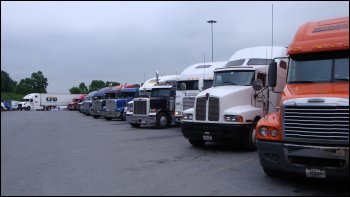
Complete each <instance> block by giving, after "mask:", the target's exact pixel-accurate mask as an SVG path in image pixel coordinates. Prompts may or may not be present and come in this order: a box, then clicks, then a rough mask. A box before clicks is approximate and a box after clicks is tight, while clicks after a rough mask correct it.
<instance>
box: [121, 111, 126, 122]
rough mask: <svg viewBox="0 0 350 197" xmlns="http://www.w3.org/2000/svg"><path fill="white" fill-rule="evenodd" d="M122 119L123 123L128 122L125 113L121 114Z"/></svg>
mask: <svg viewBox="0 0 350 197" xmlns="http://www.w3.org/2000/svg"><path fill="white" fill-rule="evenodd" d="M120 119H121V120H122V121H125V120H126V114H125V113H124V112H122V113H121V114H120Z"/></svg>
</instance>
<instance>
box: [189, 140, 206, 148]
mask: <svg viewBox="0 0 350 197" xmlns="http://www.w3.org/2000/svg"><path fill="white" fill-rule="evenodd" d="M188 141H189V142H190V144H192V146H195V147H203V146H204V144H205V141H204V140H188Z"/></svg>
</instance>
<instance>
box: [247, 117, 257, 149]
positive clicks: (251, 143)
mask: <svg viewBox="0 0 350 197" xmlns="http://www.w3.org/2000/svg"><path fill="white" fill-rule="evenodd" d="M256 124H257V122H253V124H252V126H251V127H250V129H249V134H248V136H246V139H245V140H244V141H245V144H244V146H245V148H246V149H247V150H249V151H254V150H256V129H255V127H256Z"/></svg>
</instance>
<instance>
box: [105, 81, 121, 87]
mask: <svg viewBox="0 0 350 197" xmlns="http://www.w3.org/2000/svg"><path fill="white" fill-rule="evenodd" d="M110 85H111V86H112V87H114V86H119V85H120V83H119V82H114V81H106V86H110Z"/></svg>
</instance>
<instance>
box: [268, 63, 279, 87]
mask: <svg viewBox="0 0 350 197" xmlns="http://www.w3.org/2000/svg"><path fill="white" fill-rule="evenodd" d="M268 78H269V80H268V82H269V84H268V86H269V87H276V81H277V62H275V61H273V62H271V63H270V65H269V74H268Z"/></svg>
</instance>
